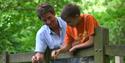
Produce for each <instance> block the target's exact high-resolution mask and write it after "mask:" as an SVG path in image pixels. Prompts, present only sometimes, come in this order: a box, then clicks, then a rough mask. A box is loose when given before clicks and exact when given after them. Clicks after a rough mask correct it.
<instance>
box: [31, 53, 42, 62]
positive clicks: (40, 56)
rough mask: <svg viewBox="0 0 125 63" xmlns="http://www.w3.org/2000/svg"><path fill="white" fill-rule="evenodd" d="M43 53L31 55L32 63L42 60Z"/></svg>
mask: <svg viewBox="0 0 125 63" xmlns="http://www.w3.org/2000/svg"><path fill="white" fill-rule="evenodd" d="M43 59H44V54H43V53H36V54H35V55H34V56H32V63H38V62H41V61H43Z"/></svg>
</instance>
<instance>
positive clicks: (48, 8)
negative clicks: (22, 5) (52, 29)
mask: <svg viewBox="0 0 125 63" xmlns="http://www.w3.org/2000/svg"><path fill="white" fill-rule="evenodd" d="M48 12H50V13H52V14H55V11H54V8H53V7H52V6H51V5H49V4H48V3H43V4H41V5H39V6H38V8H37V15H38V17H39V19H41V17H42V16H43V15H44V14H46V13H48Z"/></svg>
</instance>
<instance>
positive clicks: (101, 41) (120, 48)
mask: <svg viewBox="0 0 125 63" xmlns="http://www.w3.org/2000/svg"><path fill="white" fill-rule="evenodd" d="M95 33H96V34H95V37H94V46H93V47H90V48H87V49H83V50H79V51H78V52H77V53H76V54H75V55H74V56H72V55H71V54H69V53H64V54H61V55H60V56H59V59H64V58H73V57H85V56H94V63H110V62H109V61H110V59H109V56H116V57H115V59H116V60H115V62H116V63H123V56H125V45H109V44H108V42H109V31H108V29H106V28H101V27H100V28H97V29H96V31H95ZM32 55H33V52H30V53H17V54H8V53H7V52H6V53H3V54H1V55H0V63H15V62H31V57H32ZM50 59H51V58H50V55H49V54H46V60H45V62H46V63H49V61H50Z"/></svg>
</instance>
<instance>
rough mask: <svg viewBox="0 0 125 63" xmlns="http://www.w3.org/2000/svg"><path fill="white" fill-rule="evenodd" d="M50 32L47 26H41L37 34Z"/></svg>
mask: <svg viewBox="0 0 125 63" xmlns="http://www.w3.org/2000/svg"><path fill="white" fill-rule="evenodd" d="M47 30H48V27H47V26H46V25H43V26H41V28H40V29H39V30H38V31H37V34H44V33H45V32H46V31H47Z"/></svg>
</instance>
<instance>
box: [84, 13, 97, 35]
mask: <svg viewBox="0 0 125 63" xmlns="http://www.w3.org/2000/svg"><path fill="white" fill-rule="evenodd" d="M86 19H87V20H86V28H87V32H88V36H91V35H93V34H94V31H95V28H96V27H97V26H98V24H97V21H96V20H95V18H94V17H93V16H91V15H88V16H87V17H86Z"/></svg>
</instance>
